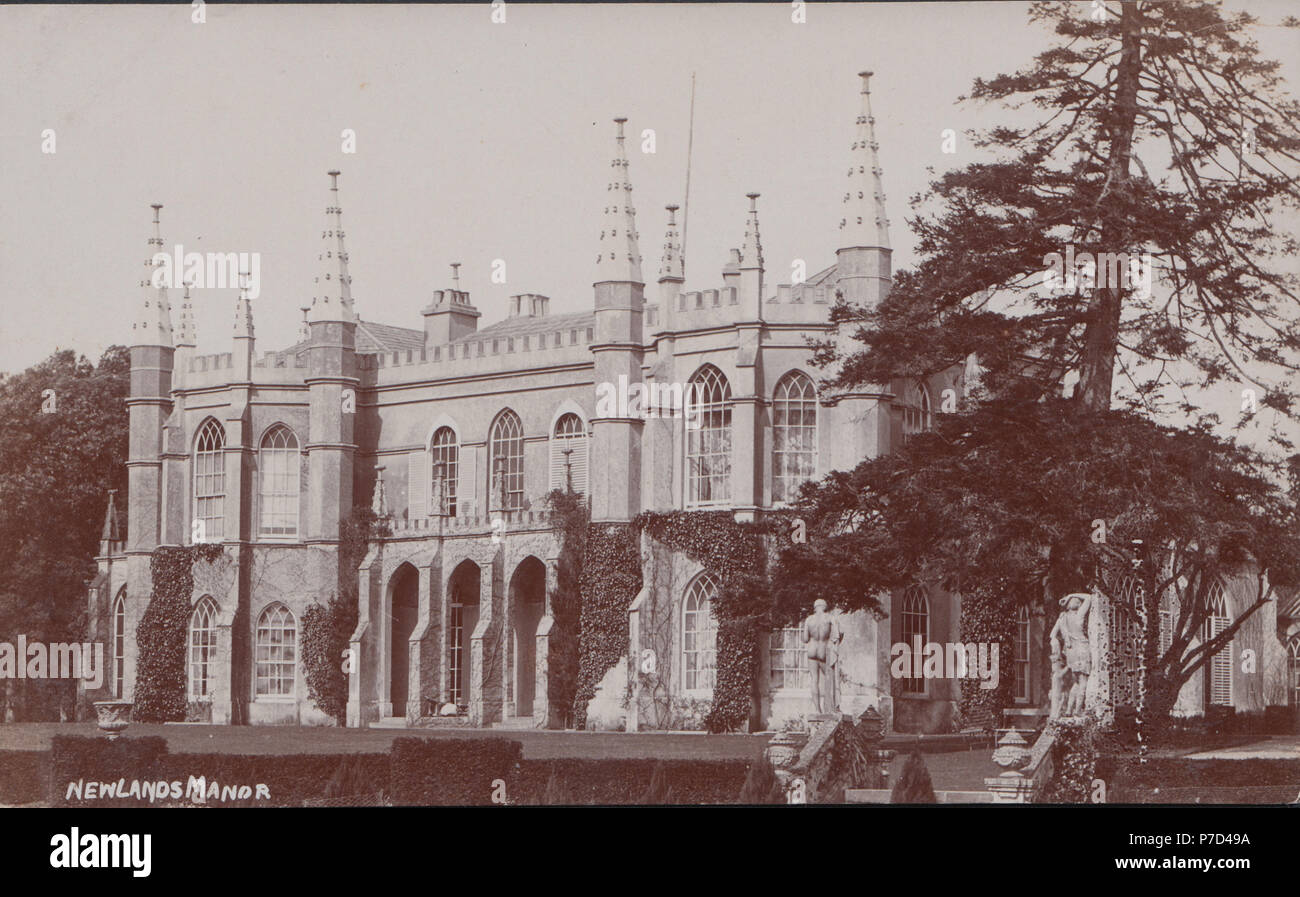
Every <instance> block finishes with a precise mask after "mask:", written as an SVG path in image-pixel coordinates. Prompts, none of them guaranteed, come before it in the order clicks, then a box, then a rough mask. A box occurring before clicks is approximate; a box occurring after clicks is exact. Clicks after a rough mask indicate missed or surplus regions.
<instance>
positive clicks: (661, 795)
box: [640, 760, 674, 804]
mask: <svg viewBox="0 0 1300 897" xmlns="http://www.w3.org/2000/svg"><path fill="white" fill-rule="evenodd" d="M673 800H674V798H673V786H672V785H670V784H669V783H668V770H667V769H665V768H664V761H662V760H660V761H658V762H657V763H655V765H654V769H652V770H651V771H650V784H649V785H647V786H646V789H645V791H644V792H643V793H642V794H641V801H640V802H641V803H643V804H671V803H672V802H673Z"/></svg>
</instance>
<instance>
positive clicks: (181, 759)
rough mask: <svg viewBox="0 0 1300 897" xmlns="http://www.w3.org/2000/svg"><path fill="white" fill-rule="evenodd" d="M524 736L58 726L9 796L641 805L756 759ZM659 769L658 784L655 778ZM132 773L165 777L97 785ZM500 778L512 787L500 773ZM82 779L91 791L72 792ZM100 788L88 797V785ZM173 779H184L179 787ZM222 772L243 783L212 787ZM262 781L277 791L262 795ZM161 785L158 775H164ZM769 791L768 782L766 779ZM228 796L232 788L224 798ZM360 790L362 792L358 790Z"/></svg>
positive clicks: (8, 785)
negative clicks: (590, 747) (632, 751)
mask: <svg viewBox="0 0 1300 897" xmlns="http://www.w3.org/2000/svg"><path fill="white" fill-rule="evenodd" d="M521 755H522V745H521V744H520V742H518V741H511V740H508V739H504V738H494V737H490V738H455V739H453V738H414V737H409V738H398V739H395V740H394V741H393V745H392V749H391V751H390V753H388V754H292V755H284V756H277V755H272V754H171V753H168V752H167V745H166V741H165V739H163V738H161V737H158V736H150V737H147V738H126V737H123V738H119V739H117V740H116V741H109V740H107V739H104V738H84V737H80V736H62V735H60V736H55V738H54V741H53V745H52V747H51V751H50V752H49V753H48V754H47V753H45V752H42V751H8V752H4V753H0V803H32V802H36V801H40V800H43V799H47V798H48V800H49V802H50V803H51V804H52V805H54V806H85V807H91V806H94V807H126V806H135V807H139V806H155V807H176V806H194V805H195V802H194V801H192V800H191V799H190V794H189V790H188V789H189V787H190V780H191V778H193V779H195V780H198V779H200V778H202V779H203V780H204V796H205V801H204V805H205V806H208V807H246V806H259V807H267V806H272V807H296V806H300V805H302V804H303V803H304V802H307V801H311V802H321V801H333V802H335V803H353V804H356V805H368V804H372V803H379V800H377V799H375V798H376V795H378V794H379V793H380V792H384V794H385V796H386V798H387V802H388V803H389V804H391V805H395V806H411V805H420V806H444V805H468V804H485V805H486V804H492V803H493V796H494V793H496V794H497V795H499V796H503V797H504V799H505V802H506V803H509V804H533V805H539V804H540V805H554V804H561V803H562V804H582V805H591V804H598V805H606V804H611V805H612V804H644V803H645V802H646V795H647V794H648V793H652V792H653V793H659V794H669V795H671V797H670V798H668V800H669V801H670V802H671V803H674V804H688V805H690V804H729V803H734V802H735V801H736V799H737V795H739V794H740V793H741V791H742V788H743V787H744V786H745V783H746V780H747V776H748V774H749V772H750V767H751V765H752V762H751V761H749V760H743V759H729V760H713V759H710V760H695V759H679V760H656V759H653V758H643V759H636V758H633V759H629V758H617V759H577V758H574V759H555V760H523V759H521ZM656 774H657V775H658V778H659V781H658V783H657V784H658V789H657V791H656V790H655V789H654V788H652V783H653V782H654V780H655V776H656ZM119 780H125V783H126V786H127V788H128V789H129V787H130V785H131V783H132V782H133V781H139V782H141V783H144V782H150V783H159V782H163V783H166V786H167V787H166V788H165V790H163V791H161V792H159V794H157V795H155V797H154V799H153V800H150V799H149V796H148V795H146V794H145V793H144V791H143V784H142V786H141V788H140V789H139V791H138V796H136V797H117V796H113V797H109V798H104V797H101V796H99V794H100V790H101V786H100V784H99V783H108V784H110V785H116V784H117V783H118V782H119ZM497 780H501V782H503V783H504V793H503V794H502V792H501V789H499V788H496V787H494V785H493V783H494V782H496V781H497ZM78 781H80V782H82V796H81V798H80V799H78V798H77V796H76V794H73V795H72V796H71V797H69V795H68V786H69V783H73V782H78ZM91 782H93V783H95V784H96V788H95V792H96V796H95V797H93V798H87V797H86V794H87V793H88V792H87V790H86V785H87V784H88V783H91ZM173 783H177V784H176V786H174V785H173ZM213 783H215V784H217V785H218V786H219V788H220V789H225V788H226V787H227V786H234V787H236V788H240V789H242V788H244V787H245V786H247V789H248V791H250V792H251V793H250V794H248V795H247V796H244V797H240V796H239V793H240V792H232V793H227V792H225V791H224V790H221V791H219V792H218V794H217V795H215V796H213V795H211V794H210V793H209V791H208V789H210V788H211V787H212V785H213ZM257 785H265V786H267V789H268V790H269V791H270V795H269V797H263V798H260V799H259V798H258V797H257V790H256V786H257ZM155 787H156V785H155ZM769 790H770V789H769ZM226 797H231V798H232V799H223V798H226ZM358 800H360V803H357V801H358Z"/></svg>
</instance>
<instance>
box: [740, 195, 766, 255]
mask: <svg viewBox="0 0 1300 897" xmlns="http://www.w3.org/2000/svg"><path fill="white" fill-rule="evenodd" d="M745 195H746V196H747V197H749V219H748V220H747V221H746V222H745V245H744V247H743V248H742V249H741V250H740V257H741V258H742V259H743V260H744V264H742V265H741V267H742V268H761V267H763V241H762V240H761V239H759V236H758V194H757V193H746V194H745Z"/></svg>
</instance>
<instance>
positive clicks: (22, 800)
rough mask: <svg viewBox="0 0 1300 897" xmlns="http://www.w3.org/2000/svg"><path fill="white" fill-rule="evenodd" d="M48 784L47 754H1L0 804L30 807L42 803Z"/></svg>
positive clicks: (13, 752)
mask: <svg viewBox="0 0 1300 897" xmlns="http://www.w3.org/2000/svg"><path fill="white" fill-rule="evenodd" d="M49 781H50V755H49V752H48V751H5V752H3V753H0V804H4V805H13V804H30V803H35V802H36V801H41V800H45V797H46V788H47V786H48V784H49Z"/></svg>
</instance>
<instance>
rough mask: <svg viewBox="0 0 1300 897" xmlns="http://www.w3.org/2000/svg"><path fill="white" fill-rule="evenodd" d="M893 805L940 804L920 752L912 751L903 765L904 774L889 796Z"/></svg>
mask: <svg viewBox="0 0 1300 897" xmlns="http://www.w3.org/2000/svg"><path fill="white" fill-rule="evenodd" d="M889 802H890V803H891V804H933V803H938V798H936V797H935V796H934V786H933V785H932V784H931V783H930V770H928V769H926V767H925V760H923V759H922V758H921V754H920V752H919V751H912V753H910V754H909V755H908V757H907V762H905V763H904V764H903V772H902V774H901V775H900V776H899V777H898V781H897V782H895V783H894V790H893V792H892V793H891V794H890V795H889Z"/></svg>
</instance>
